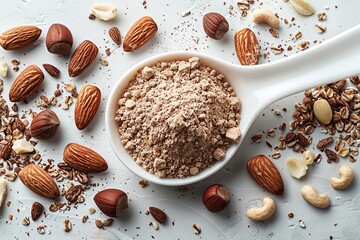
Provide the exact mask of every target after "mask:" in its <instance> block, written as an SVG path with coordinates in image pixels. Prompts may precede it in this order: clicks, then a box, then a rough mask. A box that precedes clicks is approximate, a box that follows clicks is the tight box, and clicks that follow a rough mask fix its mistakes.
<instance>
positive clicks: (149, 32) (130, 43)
mask: <svg viewBox="0 0 360 240" xmlns="http://www.w3.org/2000/svg"><path fill="white" fill-rule="evenodd" d="M157 30H158V27H157V25H156V23H155V21H154V19H152V18H151V17H149V16H144V17H142V18H140V19H139V20H137V21H136V22H135V23H134V25H132V26H131V28H130V30H129V31H128V33H127V34H126V36H125V39H124V44H123V48H124V51H125V52H132V51H134V50H136V49H138V48H139V47H141V46H143V45H144V44H145V43H147V42H148V41H149V40H150V38H151V37H152V36H154V35H155V33H156V32H157Z"/></svg>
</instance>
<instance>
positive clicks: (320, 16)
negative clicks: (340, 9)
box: [316, 12, 327, 21]
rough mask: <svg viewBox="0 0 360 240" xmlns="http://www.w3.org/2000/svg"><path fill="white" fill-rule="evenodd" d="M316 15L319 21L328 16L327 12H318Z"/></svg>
mask: <svg viewBox="0 0 360 240" xmlns="http://www.w3.org/2000/svg"><path fill="white" fill-rule="evenodd" d="M316 17H317V19H318V20H319V21H325V20H326V17H327V16H326V13H324V12H319V13H318V14H316Z"/></svg>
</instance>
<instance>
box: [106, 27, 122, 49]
mask: <svg viewBox="0 0 360 240" xmlns="http://www.w3.org/2000/svg"><path fill="white" fill-rule="evenodd" d="M109 36H110V38H111V39H112V40H113V41H114V43H116V45H118V46H120V44H121V34H120V30H119V29H118V28H117V27H112V28H110V29H109Z"/></svg>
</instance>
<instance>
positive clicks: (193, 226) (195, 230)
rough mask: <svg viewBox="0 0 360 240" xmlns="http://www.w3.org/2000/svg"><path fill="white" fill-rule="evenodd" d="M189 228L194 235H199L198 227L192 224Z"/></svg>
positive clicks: (199, 229)
mask: <svg viewBox="0 0 360 240" xmlns="http://www.w3.org/2000/svg"><path fill="white" fill-rule="evenodd" d="M191 227H192V229H193V231H194V233H195V234H196V235H199V234H200V233H201V228H200V227H199V226H198V225H196V224H192V225H191Z"/></svg>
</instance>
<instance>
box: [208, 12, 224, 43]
mask: <svg viewBox="0 0 360 240" xmlns="http://www.w3.org/2000/svg"><path fill="white" fill-rule="evenodd" d="M203 27H204V31H205V33H206V35H208V36H209V37H210V38H212V39H215V40H219V39H221V38H223V37H224V35H225V34H226V33H227V31H228V30H229V23H228V21H227V20H226V19H225V18H224V17H223V16H222V15H221V14H220V13H216V12H210V13H207V14H205V15H204V18H203Z"/></svg>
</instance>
